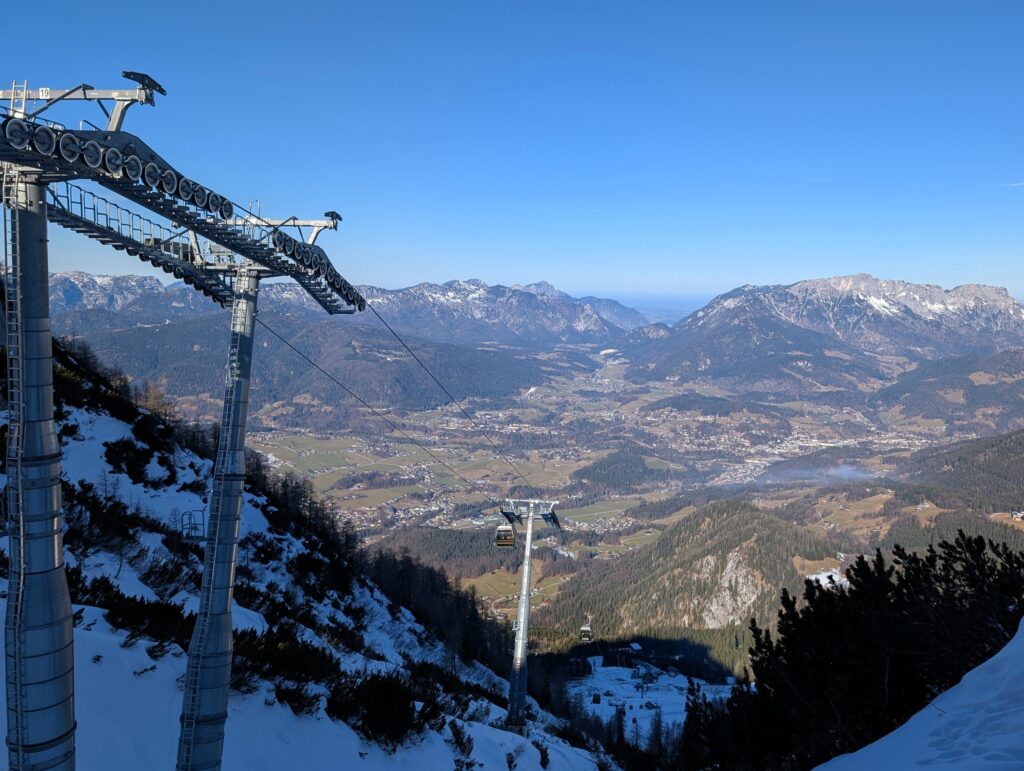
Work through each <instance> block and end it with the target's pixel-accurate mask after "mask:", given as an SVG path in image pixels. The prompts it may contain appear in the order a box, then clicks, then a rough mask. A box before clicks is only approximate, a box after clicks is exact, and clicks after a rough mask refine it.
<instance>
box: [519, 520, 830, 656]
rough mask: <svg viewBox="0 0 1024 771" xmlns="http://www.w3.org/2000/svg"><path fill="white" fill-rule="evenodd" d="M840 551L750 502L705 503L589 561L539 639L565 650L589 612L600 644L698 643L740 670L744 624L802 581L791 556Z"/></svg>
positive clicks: (548, 614) (544, 612)
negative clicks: (638, 543)
mask: <svg viewBox="0 0 1024 771" xmlns="http://www.w3.org/2000/svg"><path fill="white" fill-rule="evenodd" d="M842 547H843V543H842V542H840V541H837V540H835V539H833V538H831V537H826V536H819V535H815V534H811V533H809V532H807V531H806V530H803V529H801V528H798V527H796V526H794V525H790V524H788V523H785V522H783V521H781V520H779V519H778V518H776V517H773V516H771V515H770V514H767V513H765V512H763V511H761V510H760V509H758V508H756V507H754V506H751V505H749V504H747V503H742V502H736V501H723V502H718V503H712V504H710V505H708V506H705V507H704V508H701V509H699V510H697V511H696V512H694V513H692V514H690V515H689V516H686V517H684V518H683V519H682V520H680V521H679V522H678V523H676V524H674V525H672V526H671V527H669V528H668V529H667V530H665V531H664V532H663V533H662V534H661V537H660V538H658V540H657V541H655V542H654V543H652V544H650V545H648V546H644V547H642V548H640V549H637V550H636V551H633V552H630V553H628V554H626V555H624V556H622V557H620V558H618V559H614V560H594V561H591V562H589V563H588V566H587V569H586V570H583V571H580V572H578V573H577V574H576V575H575V576H574V578H573V580H572V581H571V582H570V583H569V584H568V585H567V586H566V587H565V588H563V590H562V591H561V592H560V593H559V595H558V597H557V598H556V599H555V601H554V602H553V603H552V605H551V607H550V608H543V609H541V610H540V611H538V613H537V624H536V628H537V634H538V635H539V636H541V637H542V638H543V639H545V641H546V642H548V643H549V644H552V645H559V644H561V645H569V644H571V643H572V641H573V638H574V636H575V631H576V627H578V624H579V619H582V618H584V616H585V615H586V614H590V615H592V617H593V619H594V629H595V630H596V631H597V634H598V635H599V636H601V637H602V638H604V639H617V638H626V637H630V636H633V635H645V636H649V637H656V638H664V639H672V638H676V639H690V640H692V641H696V642H705V643H706V644H708V646H709V647H710V648H711V652H712V654H713V655H714V656H715V657H716V658H717V659H718V660H719V661H720V662H722V663H724V664H726V665H728V666H732V667H736V668H741V667H742V665H743V663H744V661H745V658H746V651H745V648H746V644H745V642H744V632H743V630H744V629H745V627H746V625H747V622H748V621H749V619H750V618H751V617H755V618H758V619H760V620H761V621H762V622H765V621H767V620H770V618H771V616H772V615H773V613H774V609H775V607H776V601H777V597H778V590H779V587H782V586H789V587H798V586H799V585H800V582H801V581H802V576H801V575H799V574H798V573H797V571H796V569H795V568H794V566H793V557H795V556H800V557H803V558H805V559H808V560H817V559H822V558H825V557H830V556H834V554H835V552H836V551H837V550H841V548H842Z"/></svg>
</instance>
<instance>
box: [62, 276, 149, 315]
mask: <svg viewBox="0 0 1024 771" xmlns="http://www.w3.org/2000/svg"><path fill="white" fill-rule="evenodd" d="M163 292H164V285H163V284H161V283H160V280H159V279H157V278H155V277H153V276H94V275H92V274H91V273H83V272H81V271H72V272H68V273H52V274H51V275H50V311H51V313H63V312H65V311H70V310H76V309H78V308H102V309H104V310H111V311H118V310H121V308H123V307H125V306H126V305H128V304H129V303H131V302H133V301H134V300H137V299H138V298H140V297H143V296H145V295H152V294H161V293H163Z"/></svg>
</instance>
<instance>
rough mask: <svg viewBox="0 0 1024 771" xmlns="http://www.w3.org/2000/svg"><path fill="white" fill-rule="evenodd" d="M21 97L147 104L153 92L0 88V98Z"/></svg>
mask: <svg viewBox="0 0 1024 771" xmlns="http://www.w3.org/2000/svg"><path fill="white" fill-rule="evenodd" d="M22 97H24V98H25V100H26V101H29V102H52V101H53V100H55V99H88V100H90V101H97V100H102V99H111V100H114V101H116V102H135V103H137V104H148V103H149V102H150V101H152V99H153V92H152V91H150V90H149V89H148V88H142V87H137V88H114V89H100V88H87V89H82V88H80V87H79V88H30V89H27V90H25V91H23V90H22V89H20V88H15V89H10V88H8V89H0V99H3V100H5V101H8V102H9V101H10V100H12V99H15V100H18V99H21V98H22Z"/></svg>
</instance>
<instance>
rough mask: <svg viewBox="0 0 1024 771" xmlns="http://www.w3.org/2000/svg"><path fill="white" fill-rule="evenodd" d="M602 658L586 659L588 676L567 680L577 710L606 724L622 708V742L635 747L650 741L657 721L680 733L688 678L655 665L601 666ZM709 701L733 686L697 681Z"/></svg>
mask: <svg viewBox="0 0 1024 771" xmlns="http://www.w3.org/2000/svg"><path fill="white" fill-rule="evenodd" d="M603 661H604V657H603V656H591V657H590V658H588V659H587V663H588V664H589V665H590V674H588V675H587V676H586V677H582V678H579V679H577V680H571V681H569V684H568V686H567V689H568V692H569V695H570V696H571V697H573V698H578V699H579V700H580V707H581V708H582V709H583V710H584V711H585V712H587V713H589V714H590V715H593V716H594V717H597V718H599V719H600V720H601V721H602V722H605V723H607V722H608V721H610V720H611V719H612V718H614V717H615V711H616V710H617V709H622V710H623V711H624V713H625V714H624V716H625V723H626V725H625V729H626V730H625V739H626V741H627V742H629V743H630V744H633V745H636V746H637V747H647V746H649V745H650V742H651V728H652V726H654V725H656V724H657V721H658V720H660V722H661V725H662V726H663V729H667V728H670V727H672V728H673V730H679V729H680V728H681V727H682V724H683V721H684V720H686V691H687V688H688V686H689V684H690V678H689V677H687V676H686V675H682V674H680V673H678V672H665V671H663V670H661V669H658V668H657V667H654V666H649V665H646V664H645V665H642V666H641V668H639V669H634V668H631V667H618V666H607V667H606V666H602V664H603ZM697 682H698V683H699V684H700V686H701V689H702V691H703V693H704V695H705V696H707V697H708V698H709V699H711V700H713V701H714V700H718V699H725V698H727V697H728V696H729V694H730V693H731V692H732V689H733V686H732V685H709V684H708V683H705V682H703V681H702V680H698V681H697Z"/></svg>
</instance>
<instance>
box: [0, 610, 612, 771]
mask: <svg viewBox="0 0 1024 771" xmlns="http://www.w3.org/2000/svg"><path fill="white" fill-rule="evenodd" d="M125 642H126V635H125V634H124V633H123V632H120V631H118V630H116V629H113V628H111V627H110V626H109V625H108V624H107V623H106V621H104V620H103V612H102V611H101V610H100V609H98V608H91V607H85V608H84V613H83V624H82V625H81V626H79V627H78V628H77V629H76V630H75V687H76V693H75V699H76V705H77V709H76V717H77V720H78V731H77V734H76V740H77V761H78V768H79V769H82V771H91V770H92V769H97V770H98V769H104V770H105V771H119V770H120V769H124V770H125V771H128V770H129V769H132V770H133V771H134V770H136V769H142V768H173V767H174V761H175V753H176V749H177V739H178V716H179V713H180V710H181V689H180V688H179V685H178V681H179V680H180V679H181V678H182V677H183V676H184V673H185V656H184V653H183V652H182V651H181V649H179V648H177V647H176V646H175V647H173V648H172V651H173V652H172V653H170V654H168V655H166V656H164V657H163V658H161V659H159V660H157V661H154V660H153V659H151V658H150V656H149V655H148V654H147V653H146V643H145V642H144V641H140V642H138V643H135V644H134V645H130V646H127V647H125ZM97 657H98V659H97ZM5 699H6V694H5V693H4V692H3V689H0V710H5V709H6V701H5ZM268 702H270V703H268ZM466 727H467V729H468V732H469V734H470V735H471V736H472V737H473V739H474V745H475V746H474V752H473V758H474V759H475V760H478V761H482V762H483V763H484V766H483V767H484V768H491V769H499V768H502V769H503V768H506V765H505V753H506V752H514V751H517V750H519V751H520V752H521V753H522V755H521V757H520V761H519V768H520V769H524V771H534V770H535V769H539V768H540V756H539V753H538V751H537V750H536V749H535V748H534V747H533V746H532V744H530V742H529V741H527V740H526V739H524V738H522V737H520V736H518V735H516V734H512V733H508V732H506V731H502V730H500V729H496V728H493V727H491V726H489V725H484V724H481V723H475V722H468V723H466ZM445 735H450V734H448V731H447V729H445ZM540 738H542V739H543V740H544V742H545V743H546V744H548V747H549V752H550V754H551V768H553V769H581V770H582V769H593V768H596V765H595V763H594V761H593V760H592V759H591V758H590V756H589V755H588V754H587V753H585V752H583V751H581V750H576V749H574V748H572V747H568V746H567V745H565V744H562V743H560V742H558V741H557V740H552V738H551V737H548V736H541V737H540ZM520 748H521V749H520ZM360 758H361V759H362V760H361V762H360V760H359V759H360ZM453 762H454V760H453V752H452V749H451V748H450V747H449V746H448V745H447V744H446V743H445V741H444V736H442V735H441V734H438V733H435V732H430V733H428V734H427V735H426V736H424V737H421V739H420V740H419V741H418V742H417V741H414V742H413V743H411V744H409V745H407V746H403V747H401V748H399V750H398V752H396V753H394V754H391V753H389V752H387V751H386V750H384V749H382V748H380V747H377V746H375V745H373V744H369V743H367V742H365V741H364V740H362V739H361V738H360V737H359V736H358V735H357V734H356V733H355V732H354V731H353V730H352V729H351V728H349V727H348V726H347V725H345V724H344V723H339V722H336V721H333V720H330V719H329V718H327V717H326V716H325V715H324V714H323V713H321V714H320V715H319V716H316V717H311V718H310V717H297V716H296V715H294V714H293V713H292V712H291V710H290V709H288V708H287V707H285V706H283V705H281V704H277V703H274V698H273V692H272V690H271V689H270V688H269V687H268V688H264V689H262V690H260V691H257V692H256V693H254V694H251V695H245V696H243V695H240V694H237V693H232V695H231V702H230V706H229V716H228V723H227V736H226V739H225V742H224V765H223V768H224V771H280V769H285V768H338V767H348V766H350V765H355V766H357V767H358V768H359V769H363V770H365V771H385V770H386V771H392V770H394V771H400V770H401V769H415V770H416V771H433V770H434V769H436V771H450V770H451V768H452V766H453Z"/></svg>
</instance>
